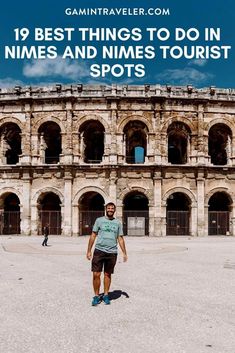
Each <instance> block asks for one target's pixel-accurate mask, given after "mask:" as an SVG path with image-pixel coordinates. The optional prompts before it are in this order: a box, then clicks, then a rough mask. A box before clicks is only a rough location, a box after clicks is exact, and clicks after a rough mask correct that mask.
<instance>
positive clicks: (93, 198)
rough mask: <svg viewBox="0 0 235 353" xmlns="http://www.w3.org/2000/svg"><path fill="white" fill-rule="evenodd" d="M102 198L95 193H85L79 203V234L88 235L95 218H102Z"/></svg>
mask: <svg viewBox="0 0 235 353" xmlns="http://www.w3.org/2000/svg"><path fill="white" fill-rule="evenodd" d="M104 203H105V202H104V198H103V197H102V196H101V195H100V194H98V193H97V192H94V191H90V192H86V193H85V194H84V195H82V197H81V198H80V202H79V215H80V217H79V220H80V226H79V230H80V231H79V233H80V235H88V234H89V235H90V234H91V232H92V228H93V225H94V223H95V220H96V218H98V217H102V216H104Z"/></svg>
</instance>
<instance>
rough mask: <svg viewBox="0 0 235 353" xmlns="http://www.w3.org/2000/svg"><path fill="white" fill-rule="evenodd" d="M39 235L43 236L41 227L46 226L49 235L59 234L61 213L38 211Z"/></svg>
mask: <svg viewBox="0 0 235 353" xmlns="http://www.w3.org/2000/svg"><path fill="white" fill-rule="evenodd" d="M39 220H40V227H39V234H43V227H45V225H46V224H48V228H49V234H54V235H60V234H61V211H39Z"/></svg>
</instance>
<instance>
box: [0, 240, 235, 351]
mask: <svg viewBox="0 0 235 353" xmlns="http://www.w3.org/2000/svg"><path fill="white" fill-rule="evenodd" d="M87 241H88V238H86V237H80V238H65V237H52V236H51V237H49V241H48V244H49V245H50V246H48V247H47V248H46V247H42V246H41V242H42V237H14V236H11V237H8V236H4V237H3V236H2V237H0V242H1V247H0V269H1V271H0V281H1V285H0V298H1V310H0V352H2V353H26V352H27V353H62V352H66V353H85V352H89V353H132V352H133V353H144V352H145V353H158V352H159V353H184V352H185V353H204V352H205V353H207V352H208V353H210V352H211V353H235V334H234V333H235V238H232V237H217V238H216V237H210V238H187V237H185V238H183V237H175V238H173V237H169V238H168V237H167V238H146V237H145V238H144V237H143V238H141V237H140V238H126V244H127V250H128V256H129V258H128V262H127V263H123V262H122V257H121V254H120V255H119V257H118V262H117V266H116V268H115V274H114V275H113V278H112V280H113V281H112V286H111V293H110V296H111V305H109V306H106V305H104V304H103V303H101V304H100V305H98V306H97V307H92V306H91V299H92V296H93V291H92V282H91V272H90V263H89V261H88V260H86V257H85V253H86V247H87Z"/></svg>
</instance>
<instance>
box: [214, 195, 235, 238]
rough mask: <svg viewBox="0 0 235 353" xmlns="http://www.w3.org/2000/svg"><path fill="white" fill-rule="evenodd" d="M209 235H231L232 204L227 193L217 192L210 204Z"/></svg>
mask: <svg viewBox="0 0 235 353" xmlns="http://www.w3.org/2000/svg"><path fill="white" fill-rule="evenodd" d="M208 206H209V208H208V234H209V235H227V234H229V231H230V229H229V225H230V213H231V209H232V202H231V199H230V198H229V196H228V195H227V194H226V193H225V192H216V193H215V194H213V195H212V196H211V197H210V199H209V202H208Z"/></svg>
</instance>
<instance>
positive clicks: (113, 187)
mask: <svg viewBox="0 0 235 353" xmlns="http://www.w3.org/2000/svg"><path fill="white" fill-rule="evenodd" d="M116 180H117V176H116V170H112V171H111V173H110V176H109V198H110V199H111V200H112V201H113V202H114V203H115V204H117V184H116Z"/></svg>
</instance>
